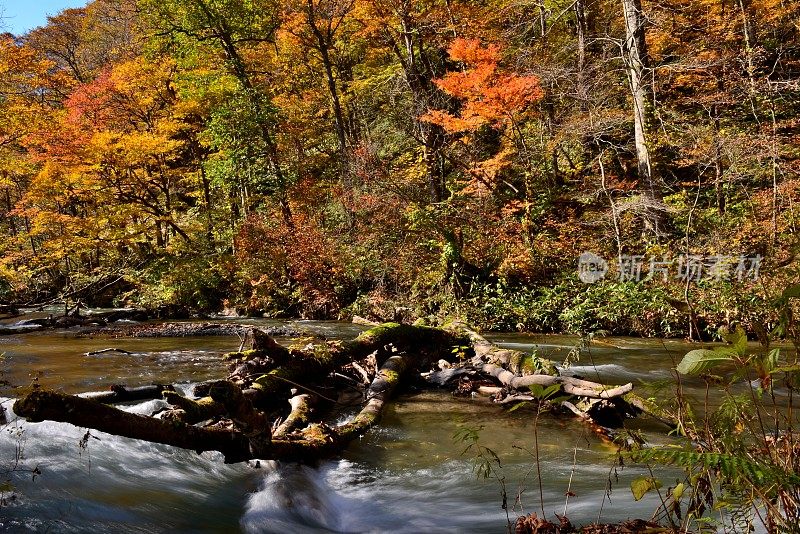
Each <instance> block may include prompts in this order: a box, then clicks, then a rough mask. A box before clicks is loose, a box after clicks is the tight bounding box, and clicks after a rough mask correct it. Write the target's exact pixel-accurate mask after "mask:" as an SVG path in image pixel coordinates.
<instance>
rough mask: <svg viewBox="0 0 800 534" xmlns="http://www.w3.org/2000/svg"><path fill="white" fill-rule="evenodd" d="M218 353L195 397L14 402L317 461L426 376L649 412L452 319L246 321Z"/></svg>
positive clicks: (49, 415) (582, 410) (159, 389)
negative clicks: (283, 335)
mask: <svg viewBox="0 0 800 534" xmlns="http://www.w3.org/2000/svg"><path fill="white" fill-rule="evenodd" d="M225 359H226V360H227V361H228V363H229V371H230V373H229V375H228V377H227V379H225V380H217V381H213V382H209V383H203V384H200V385H198V386H197V387H196V388H195V390H194V396H193V397H189V396H183V395H181V394H179V393H178V392H176V391H175V389H174V388H173V387H170V386H167V385H155V386H147V387H143V388H125V387H122V386H115V387H114V388H113V389H112V391H110V392H108V393H105V394H101V395H97V394H95V395H93V396H89V395H84V396H73V395H65V394H62V393H58V392H54V391H44V390H35V391H32V392H30V393H28V394H27V395H25V396H23V397H21V398H20V399H18V400H17V401H16V403H15V405H14V411H15V412H16V413H17V414H18V415H20V416H22V417H25V418H27V419H28V420H29V421H42V420H53V421H61V422H67V423H71V424H73V425H76V426H79V427H86V428H91V429H96V430H100V431H103V432H108V433H111V434H116V435H119V436H125V437H129V438H135V439H141V440H145V441H151V442H156V443H163V444H167V445H172V446H176V447H182V448H185V449H190V450H195V451H197V452H202V451H219V452H221V453H222V454H223V455H224V456H225V461H226V462H240V461H245V460H249V459H256V458H259V459H275V460H286V461H300V462H314V461H316V460H319V459H321V458H324V457H329V456H332V455H336V454H338V453H340V452H341V451H342V450H343V449H344V448H345V447H346V446H347V444H348V443H349V442H350V441H351V440H353V439H354V438H356V437H358V436H360V435H362V434H363V433H365V432H366V431H367V430H369V428H370V427H372V426H373V425H375V424H376V423H377V422H378V420H379V419H380V416H381V413H382V411H383V409H384V407H385V405H386V403H387V402H388V401H389V399H390V398H391V397H392V395H393V394H394V393H395V392H396V390H397V389H398V386H399V385H401V384H402V383H408V382H411V381H417V382H420V381H421V380H422V379H424V380H426V381H427V382H428V383H429V384H430V385H435V386H438V387H449V388H451V389H454V390H455V392H460V393H461V394H470V395H471V394H480V393H485V394H489V395H491V396H492V397H493V399H494V400H495V401H496V402H499V403H510V402H518V401H525V402H549V401H548V400H547V399H543V398H541V397H537V396H536V394H535V393H536V391H540V390H541V388H542V387H544V388H548V391H551V392H558V401H557V402H558V403H559V405H560V406H561V407H562V408H563V411H564V412H565V413H569V412H571V413H574V414H575V415H577V416H579V417H581V418H583V419H585V420H587V422H589V423H591V424H592V425H593V426H594V427H595V428H597V429H602V431H605V429H607V428H608V427H612V426H618V425H620V424H621V422H622V420H623V419H624V418H625V417H629V416H633V415H636V414H638V413H640V412H641V411H642V410H645V411H646V410H647V406H646V405H645V404H644V403H643V402H642V401H641V399H638V397H636V396H635V395H634V394H633V393H632V391H631V390H632V389H633V386H632V384H623V385H606V384H599V383H596V382H590V381H586V380H581V379H579V378H575V377H567V376H561V375H559V373H558V370H557V368H556V366H555V365H553V363H552V362H549V361H547V360H541V359H539V358H536V357H535V356H531V355H527V354H524V353H522V352H519V351H514V350H505V349H501V348H498V347H496V346H495V345H493V344H491V343H489V342H488V341H487V340H486V339H485V338H483V337H482V336H480V335H479V334H477V333H476V332H474V331H473V330H471V329H469V328H468V327H467V326H466V325H463V324H460V323H452V324H450V325H447V326H446V327H444V328H430V327H425V326H412V325H404V324H397V323H386V324H381V325H375V326H373V327H372V328H370V329H368V330H366V331H365V332H363V333H362V334H361V335H359V336H358V337H356V338H355V339H353V340H349V341H326V340H320V339H303V340H300V342H299V343H295V344H294V345H291V346H289V347H285V346H283V345H281V344H279V343H278V342H276V341H275V340H274V339H273V338H272V337H270V336H269V335H268V334H267V333H265V332H263V331H261V330H258V329H255V328H253V329H251V330H249V331H248V334H247V336H246V338H245V340H244V342H243V343H242V346H240V347H239V350H238V351H236V352H233V353H229V354H227V355H226V356H225ZM532 386H534V387H532ZM535 386H540V387H539V388H538V389H537V388H536V387H535ZM354 388H358V391H359V392H360V394H361V397H360V401H361V402H360V404H359V406H358V408H356V409H355V410H353V411H354V413H353V415H352V416H351V417H350V418H349V419H348V420H347V421H346V422H345V423H343V424H339V425H332V424H330V423H329V422H325V421H330V420H331V413H332V412H335V411H336V410H339V412H338V415H339V416H341V410H342V408H341V399H342V398H345V396H346V395H345V393H347V392H351V393H352V391H353V390H354ZM159 397H161V398H164V399H165V400H166V401H167V403H169V409H168V410H166V411H162V412H161V413H159V414H157V415H156V416H154V417H147V416H142V415H137V414H132V413H129V412H125V411H123V410H119V409H117V408H115V407H113V406H112V405H111V404H113V403H116V402H125V401H132V400H142V399H145V398H159ZM350 398H352V395H351V396H350ZM548 398H550V397H548ZM326 417H327V418H326Z"/></svg>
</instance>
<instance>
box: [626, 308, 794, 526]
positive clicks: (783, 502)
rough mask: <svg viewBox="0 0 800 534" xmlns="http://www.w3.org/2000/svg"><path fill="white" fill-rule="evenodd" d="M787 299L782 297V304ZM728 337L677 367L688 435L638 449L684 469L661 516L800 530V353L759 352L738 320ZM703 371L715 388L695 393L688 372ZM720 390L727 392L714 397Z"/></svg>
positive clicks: (642, 482) (643, 483) (650, 484)
mask: <svg viewBox="0 0 800 534" xmlns="http://www.w3.org/2000/svg"><path fill="white" fill-rule="evenodd" d="M785 295H786V293H784V296H785ZM798 296H800V293H798ZM782 298H783V297H782ZM791 298H795V297H791ZM786 302H787V299H783V300H778V301H777V306H778V308H779V309H780V308H781V306H784V305H785V304H786ZM719 337H720V338H721V339H723V340H725V341H726V344H725V345H721V346H717V347H714V348H704V349H695V350H692V351H689V352H688V353H687V354H686V355H684V357H683V359H682V360H681V361H680V363H678V365H677V366H676V371H677V373H678V377H679V381H678V390H677V404H676V406H677V411H676V416H677V420H678V423H679V424H678V432H679V433H680V434H682V435H683V436H685V437H686V438H687V440H686V441H685V442H684V443H683V444H682V445H665V446H659V447H653V448H642V447H637V448H634V449H633V450H631V451H630V452H629V455H630V458H631V459H632V460H633V461H635V462H638V463H644V464H648V465H651V464H657V465H671V466H677V467H680V468H682V469H683V470H684V472H685V478H684V480H682V481H680V482H678V483H677V484H676V485H675V486H673V487H671V488H669V489H668V491H667V498H665V499H662V506H661V507H660V509H659V514H660V517H661V519H662V520H664V521H667V522H669V523H670V524H671V525H674V526H676V527H679V528H680V530H681V531H682V532H683V531H689V530H692V529H696V530H704V529H720V528H721V529H722V530H725V531H732V532H743V531H749V530H752V528H753V526H754V524H755V523H761V524H762V526H763V527H764V528H766V530H767V531H768V532H795V531H796V528H797V525H798V524H800V446H799V445H800V435H798V432H797V429H796V414H795V413H794V411H793V407H792V404H793V397H794V392H795V390H796V389H797V386H798V385H799V382H798V374H800V366H798V362H797V356H796V354H790V353H785V351H781V350H779V349H772V350H769V347H762V348H761V349H760V350H757V351H753V352H752V353H751V351H750V350H748V344H747V335H746V333H745V331H744V329H743V328H741V327H738V326H737V327H736V328H732V329H720V331H719ZM712 371H713V372H714V373H715V374H712V373H711V372H712ZM697 379H700V380H702V381H704V382H705V385H706V390H707V392H708V393H707V395H706V396H705V399H704V400H703V401H699V402H698V401H696V400H695V401H692V400H690V399H687V398H686V397H685V396H684V395H683V392H682V388H681V384H682V381H683V380H697ZM776 384H777V386H776ZM712 391H714V392H715V394H713V395H712V394H711V392H712ZM713 398H719V399H720V401H719V402H718V403H712V402H711V400H710V399H713ZM660 485H661V481H659V480H657V479H655V478H654V477H643V478H641V479H637V480H636V481H634V483H632V485H631V491H632V492H633V494H634V497H635V498H637V500H638V499H639V498H641V497H642V496H643V495H644V494H645V493H647V492H648V491H652V490H654V489H658V488H659V487H660Z"/></svg>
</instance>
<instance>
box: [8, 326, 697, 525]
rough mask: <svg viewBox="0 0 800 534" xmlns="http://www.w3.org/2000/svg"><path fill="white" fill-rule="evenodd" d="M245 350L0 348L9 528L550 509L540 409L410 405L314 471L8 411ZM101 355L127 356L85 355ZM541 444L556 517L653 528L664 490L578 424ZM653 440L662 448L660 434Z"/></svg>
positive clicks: (195, 378) (664, 354) (192, 343)
mask: <svg viewBox="0 0 800 534" xmlns="http://www.w3.org/2000/svg"><path fill="white" fill-rule="evenodd" d="M249 323H251V324H262V325H264V324H274V323H267V322H266V321H249ZM299 324H300V326H301V327H303V328H306V329H311V330H314V331H317V332H320V333H323V334H325V335H327V336H330V337H350V336H352V335H354V334H355V333H357V332H358V331H359V329H358V327H354V326H353V325H350V324H343V323H315V322H303V323H299ZM493 340H494V341H495V342H497V343H500V344H502V345H504V346H508V347H513V348H517V349H521V350H534V349H535V350H537V351H538V353H539V354H540V355H542V356H547V357H550V358H552V359H554V360H556V361H561V360H563V359H564V358H565V357H566V356H567V355H568V354H569V352H570V350H571V349H572V348H573V347H574V346H575V345H576V343H577V339H576V338H573V337H568V336H524V335H497V336H493ZM238 345H239V339H238V338H235V337H197V338H161V339H111V338H107V337H95V338H76V337H75V336H74V334H70V333H52V332H50V333H33V334H25V335H17V336H6V337H2V338H0V352H4V353H5V357H4V360H3V361H2V362H1V363H0V371H2V373H3V374H2V376H0V379H3V380H5V381H7V382H8V383H10V384H11V385H10V386H7V387H5V388H4V389H0V391H2V398H0V402H2V403H3V406H5V407H6V408H7V411H8V412H9V419H10V422H9V423H8V424H7V425H5V426H3V427H0V498H2V503H1V504H0V530H6V531H12V532H14V531H19V532H29V531H37V532H38V531H49V532H166V531H169V532H173V533H174V532H231V531H243V532H274V533H294V532H349V533H350V532H352V533H354V532H407V533H427V532H505V531H506V528H507V527H506V512H505V511H504V510H503V509H502V507H501V505H502V497H501V489H502V487H503V485H504V486H505V489H506V492H507V495H508V505H509V507H512V506H514V504H515V497H516V496H517V495H518V494H521V499H520V503H521V504H517V505H516V512H520V513H521V512H523V511H524V512H525V513H528V512H532V511H539V510H540V507H539V491H540V490H539V484H538V482H537V471H536V462H535V452H534V436H533V428H534V417H535V413H533V411H532V410H529V409H525V408H523V409H520V410H515V411H513V412H508V411H505V412H504V411H502V410H501V409H500V408H499V407H498V406H495V405H491V404H490V403H489V402H488V401H486V400H483V399H462V398H454V397H452V396H451V395H450V394H449V393H447V392H440V391H425V392H411V393H407V394H405V395H402V396H401V397H399V398H398V399H397V401H396V402H393V403H392V404H391V405H390V406H389V407H388V411H387V413H386V415H385V417H384V419H383V420H382V423H381V425H380V426H379V427H378V428H376V429H374V430H373V431H371V432H369V433H368V434H367V435H366V436H364V437H363V438H362V439H361V440H360V441H358V442H355V443H353V444H352V445H351V446H350V447H349V449H348V450H347V451H346V453H345V454H344V456H343V458H342V459H339V460H333V461H328V462H324V463H322V464H321V465H319V466H315V467H307V466H297V465H286V464H280V465H279V464H277V463H275V462H269V461H262V462H259V464H258V465H256V463H255V462H250V463H242V464H236V465H225V464H224V463H223V462H222V458H221V456H220V455H219V454H216V453H204V454H201V455H198V454H196V453H194V452H191V451H185V450H182V449H177V448H172V447H167V446H162V445H155V444H150V443H144V442H139V441H135V440H130V439H125V438H120V437H116V436H111V435H108V434H104V433H101V432H96V431H92V432H91V433H90V435H89V436H88V439H85V438H86V437H87V436H86V429H80V428H76V427H73V426H71V425H68V424H61V423H53V422H43V423H35V424H33V423H26V422H23V421H20V420H17V419H15V417H14V416H13V414H10V411H11V404H12V402H13V399H12V397H13V395H14V388H13V386H26V385H29V384H30V383H31V381H33V380H36V381H37V382H38V383H40V384H41V385H43V386H44V387H48V388H54V389H58V390H62V391H65V392H68V393H77V392H84V391H96V390H101V389H105V388H107V387H108V386H109V385H111V384H115V383H124V384H127V385H130V386H136V385H144V384H151V383H154V382H157V383H176V384H177V385H178V386H179V387H181V388H185V389H186V390H188V389H189V388H190V386H191V384H192V383H196V382H199V381H202V380H208V379H214V378H221V377H223V376H224V375H225V368H224V365H222V363H221V361H220V360H221V356H222V354H223V353H224V352H228V351H231V350H235V349H236V348H237V347H238ZM107 347H116V348H120V349H124V350H127V351H129V352H131V354H127V355H126V354H120V353H105V354H100V355H96V356H86V355H85V353H86V352H89V351H94V350H100V349H103V348H107ZM690 348H693V347H692V346H690V345H687V344H685V343H682V342H677V341H666V342H661V341H652V340H641V339H624V338H606V339H604V340H603V342H602V343H601V344H597V345H593V346H592V348H591V351H590V352H588V353H587V352H584V353H582V355H581V359H580V361H577V362H574V363H573V365H572V367H571V372H572V373H575V374H579V375H581V376H583V377H585V378H587V379H590V380H594V379H596V380H600V381H603V382H608V383H624V382H628V381H633V382H634V383H639V381H648V382H653V381H659V380H663V379H666V378H668V377H669V376H670V373H669V368H670V367H672V366H674V362H675V361H678V360H679V359H680V357H681V356H682V355H683V354H684V353H685V352H686V351H687V350H690ZM696 393H697V394H700V390H699V388H698V389H697V391H696ZM161 405H163V401H148V402H142V403H138V404H134V405H130V406H127V407H125V409H126V410H129V411H133V412H137V413H143V414H149V413H152V412H153V411H155V410H156V409H157V408H158V407H159V406H161ZM465 427H466V428H474V429H479V436H480V438H479V441H478V443H479V444H480V445H481V446H482V447H487V448H489V449H491V450H492V451H494V452H495V453H497V455H498V456H499V457H500V459H501V467H498V466H497V465H496V464H495V467H496V469H495V471H494V474H493V476H491V477H489V478H486V479H484V478H480V477H477V476H476V475H475V473H474V472H473V467H474V464H475V460H476V454H475V451H474V450H470V451H467V453H466V454H462V451H463V450H464V448H465V447H466V444H465V443H462V442H458V441H456V440H454V437H453V436H454V434H455V433H456V432H457V431H458V430H459V429H462V428H465ZM538 435H539V460H540V468H541V477H542V487H541V492H542V495H543V497H544V508H545V511H546V512H547V514H548V516H549V517H553V515H552V514H553V513H554V512H556V513H564V510H565V501H566V500H567V498H566V497H565V494H566V493H567V492H568V491H570V492H571V493H573V494H574V496H571V497H570V498H569V502H568V506H567V512H568V515H569V517H570V518H571V519H572V521H573V522H575V523H579V524H585V523H588V522H592V521H595V520H597V519H598V518H600V519H602V520H603V521H616V520H623V519H627V518H637V517H638V518H648V517H649V516H650V515H651V514H652V512H653V511H654V510H655V508H656V507H657V504H658V497H657V496H656V495H655V494H652V495H648V496H646V497H645V498H644V499H642V500H641V501H639V502H635V501H634V500H633V498H632V496H631V493H630V491H629V489H628V485H629V483H630V480H631V479H633V478H635V477H637V476H641V475H642V474H644V471H642V470H640V469H637V468H632V467H627V468H625V469H624V470H621V471H614V470H612V469H611V466H612V459H611V456H612V453H613V450H612V448H610V447H609V445H607V444H605V443H603V442H602V441H600V440H599V439H598V438H597V437H595V436H594V435H593V434H592V433H591V432H590V431H589V430H588V429H587V427H586V426H585V425H584V424H582V423H580V422H578V421H576V420H573V419H563V418H560V419H556V418H553V417H550V416H547V415H544V416H542V417H541V419H540V422H539V431H538ZM650 436H651V437H652V438H653V439H656V440H665V439H667V438H666V437H664V436H663V435H662V434H661V433H659V432H651V433H650ZM34 469H36V470H38V471H39V472H40V474H36V475H34V474H33V473H32V472H31V471H32V470H34ZM665 474H666V476H667V477H670V476H672V473H665ZM675 476H677V474H675ZM501 479H502V482H501ZM609 480H611V482H612V484H611V486H610V487H611V489H610V491H609V490H608V488H607V486H608V483H609ZM6 481H8V483H6ZM667 482H669V479H668V480H667ZM12 488H13V489H12ZM515 515H516V514H515V513H512V517H514V516H515Z"/></svg>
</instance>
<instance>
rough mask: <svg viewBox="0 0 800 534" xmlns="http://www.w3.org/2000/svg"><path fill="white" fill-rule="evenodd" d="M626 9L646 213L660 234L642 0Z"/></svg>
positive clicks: (629, 1)
mask: <svg viewBox="0 0 800 534" xmlns="http://www.w3.org/2000/svg"><path fill="white" fill-rule="evenodd" d="M622 9H623V14H624V17H625V42H624V46H623V55H624V60H625V66H626V69H627V72H628V83H629V85H630V91H631V97H632V99H633V127H634V145H635V147H636V161H637V167H638V171H639V183H640V186H641V187H642V188H643V192H642V200H643V202H644V207H643V214H644V218H645V225H646V226H647V227H648V230H650V231H652V232H653V233H654V234H656V235H659V234H660V233H661V232H662V231H663V229H664V228H663V226H664V222H665V221H664V206H663V202H662V196H661V190H660V188H659V186H658V179H657V176H656V173H655V171H654V168H653V162H652V159H651V156H650V149H649V146H648V139H647V136H648V125H649V124H650V123H651V122H652V120H651V115H652V110H651V108H650V106H649V105H648V103H647V95H646V91H647V85H646V83H645V80H644V78H645V75H646V72H647V68H648V59H647V44H646V42H645V34H644V17H643V16H642V3H641V0H622Z"/></svg>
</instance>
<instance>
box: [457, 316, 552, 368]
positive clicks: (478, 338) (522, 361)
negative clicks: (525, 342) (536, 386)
mask: <svg viewBox="0 0 800 534" xmlns="http://www.w3.org/2000/svg"><path fill="white" fill-rule="evenodd" d="M446 328H447V329H448V330H450V331H451V332H457V333H460V334H462V335H466V336H467V337H468V338H469V341H470V343H471V344H472V348H473V350H474V351H475V357H474V358H473V363H474V364H475V365H481V364H484V363H488V364H493V365H496V366H498V367H501V368H503V369H507V370H508V371H511V372H512V373H513V374H515V375H519V376H522V375H551V376H557V375H558V369H557V368H556V365H555V363H554V362H552V361H550V360H548V359H547V358H540V357H538V356H536V355H533V354H527V353H525V352H522V351H520V350H513V349H503V348H500V347H498V346H497V345H495V344H494V343H492V342H490V341H489V340H487V339H486V338H485V337H483V336H482V335H480V334H479V333H477V332H476V331H475V330H473V329H471V328H470V327H469V326H467V325H466V324H465V323H463V322H461V321H452V322H451V323H449V324H448V325H447V326H446Z"/></svg>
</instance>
